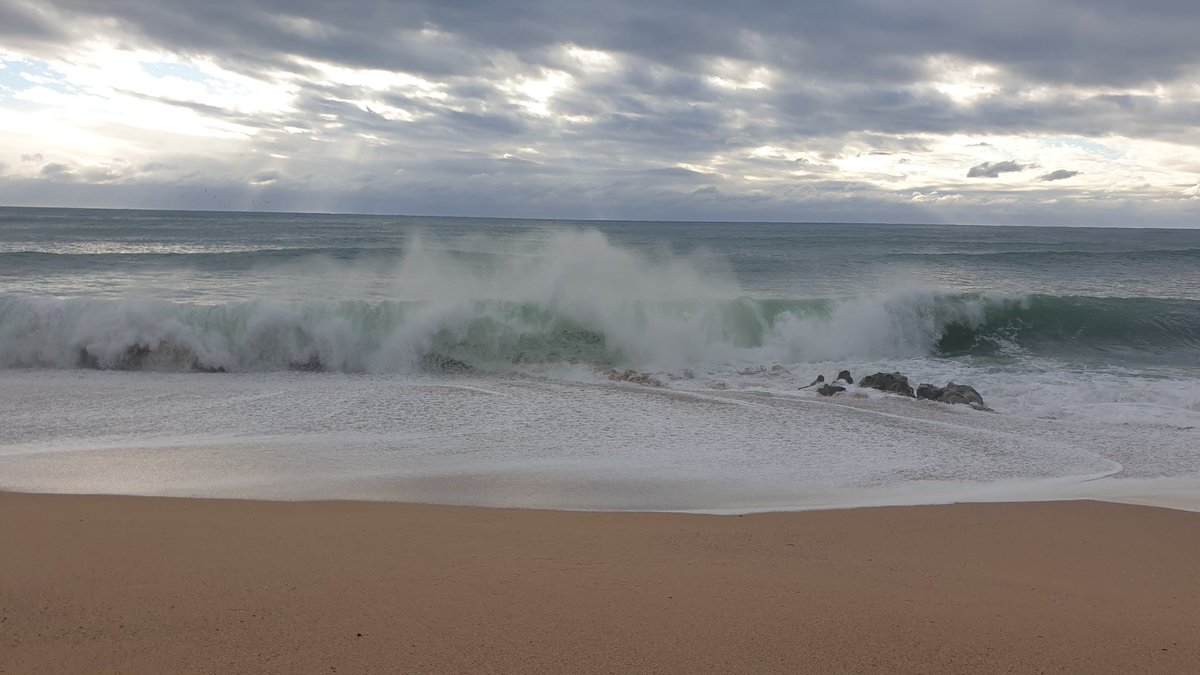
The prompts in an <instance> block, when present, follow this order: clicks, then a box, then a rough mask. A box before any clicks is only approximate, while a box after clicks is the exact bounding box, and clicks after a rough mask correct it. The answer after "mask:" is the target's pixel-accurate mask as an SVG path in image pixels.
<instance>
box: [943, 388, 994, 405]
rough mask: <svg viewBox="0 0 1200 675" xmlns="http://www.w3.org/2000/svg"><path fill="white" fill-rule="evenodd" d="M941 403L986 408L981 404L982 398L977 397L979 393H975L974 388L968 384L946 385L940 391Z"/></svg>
mask: <svg viewBox="0 0 1200 675" xmlns="http://www.w3.org/2000/svg"><path fill="white" fill-rule="evenodd" d="M941 401H942V403H965V404H967V405H971V406H975V405H981V406H983V407H985V408H986V407H987V404H985V403H984V402H983V397H982V396H980V395H979V392H977V391H975V387H972V386H971V385H969V384H954V383H953V382H950V383H947V384H946V386H945V388H944V389H943V390H942V397H941Z"/></svg>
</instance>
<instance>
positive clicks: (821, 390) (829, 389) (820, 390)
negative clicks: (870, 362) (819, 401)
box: [817, 384, 846, 396]
mask: <svg viewBox="0 0 1200 675" xmlns="http://www.w3.org/2000/svg"><path fill="white" fill-rule="evenodd" d="M843 391H846V388H845V387H839V386H838V385H836V384H823V385H821V386H820V387H817V394H818V395H820V396H833V395H834V394H840V393H842V392H843Z"/></svg>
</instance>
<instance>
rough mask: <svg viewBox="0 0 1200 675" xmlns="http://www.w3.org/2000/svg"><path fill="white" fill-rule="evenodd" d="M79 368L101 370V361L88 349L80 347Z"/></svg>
mask: <svg viewBox="0 0 1200 675" xmlns="http://www.w3.org/2000/svg"><path fill="white" fill-rule="evenodd" d="M79 367H80V368H91V369H93V370H100V359H98V358H96V355H95V354H92V353H91V352H89V351H88V350H87V347H80V348H79Z"/></svg>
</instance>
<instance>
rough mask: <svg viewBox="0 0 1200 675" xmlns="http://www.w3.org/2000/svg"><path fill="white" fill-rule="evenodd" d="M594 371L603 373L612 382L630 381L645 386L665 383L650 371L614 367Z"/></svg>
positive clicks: (656, 385)
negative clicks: (642, 371)
mask: <svg viewBox="0 0 1200 675" xmlns="http://www.w3.org/2000/svg"><path fill="white" fill-rule="evenodd" d="M596 372H598V373H600V374H602V375H604V376H605V377H607V378H608V379H610V380H612V381H613V382H632V383H633V384H641V385H645V386H647V387H665V386H667V385H666V384H664V383H663V381H662V380H660V379H658V378H657V377H654V376H653V375H651V374H650V373H639V372H638V371H636V370H633V369H632V368H626V369H625V370H623V371H622V370H617V369H616V368H608V369H604V368H597V369H596Z"/></svg>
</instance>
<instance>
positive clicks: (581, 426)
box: [0, 209, 1200, 512]
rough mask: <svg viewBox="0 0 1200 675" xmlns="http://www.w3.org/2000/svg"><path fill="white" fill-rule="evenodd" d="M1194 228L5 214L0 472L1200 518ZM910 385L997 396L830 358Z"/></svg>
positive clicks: (546, 502) (535, 497)
mask: <svg viewBox="0 0 1200 675" xmlns="http://www.w3.org/2000/svg"><path fill="white" fill-rule="evenodd" d="M1197 263H1200V233H1198V232H1195V231H1187V230H1135V229H1127V230H1097V229H1079V230H1071V229H1063V228H1031V227H1029V228H977V227H976V228H972V227H959V226H905V225H845V224H786V223H779V224H738V223H724V224H713V223H578V222H552V221H515V220H469V219H438V218H396V217H391V218H389V217H369V216H336V215H290V214H224V213H173V212H136V211H83V210H61V209H0V409H2V410H3V411H4V414H3V421H2V422H0V489H8V490H24V491H47V492H86V493H120V494H155V495H188V496H222V497H243V498H258V499H331V498H352V499H381V500H395V501H410V502H430V503H454V504H479V505H495V506H522V507H539V508H580V509H639V510H677V511H706V512H746V511H755V510H780V509H800V508H832V507H846V506H859V505H875V504H908V503H937V502H946V501H971V500H974V501H979V500H1021V499H1055V498H1078V497H1092V498H1105V499H1117V500H1124V501H1137V502H1145V503H1157V504H1165V505H1170V506H1176V507H1181V508H1200V265H1198V264H1197ZM843 369H848V370H850V371H851V372H852V373H853V374H854V376H855V377H856V378H861V377H862V376H864V375H867V374H869V373H873V372H877V371H886V372H891V371H899V372H901V373H904V374H906V375H907V376H908V377H909V378H910V381H911V382H912V384H913V385H914V386H915V385H916V384H918V383H925V382H928V383H932V384H935V385H938V386H941V385H944V384H946V383H947V382H949V381H954V382H959V383H969V384H971V385H973V386H975V388H976V389H978V390H979V391H980V392H981V393H982V395H983V396H984V398H985V399H986V401H987V403H988V405H989V406H990V407H991V408H992V409H993V410H994V411H995V412H992V413H989V412H983V411H978V410H974V409H971V408H969V407H967V406H951V405H946V404H941V403H934V402H930V401H921V400H914V399H910V398H906V397H900V396H897V395H894V394H890V393H884V392H881V391H878V390H873V389H866V388H861V387H856V386H851V387H849V388H848V390H847V391H846V392H844V393H842V394H839V395H837V396H834V397H828V398H826V397H820V396H818V395H817V394H816V393H815V391H814V390H813V389H801V387H803V386H804V385H807V384H808V383H809V382H811V381H812V380H813V378H814V377H815V376H816V375H818V374H823V375H824V376H825V377H826V378H829V379H832V377H833V375H834V374H835V373H837V372H838V371H840V370H843Z"/></svg>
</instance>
